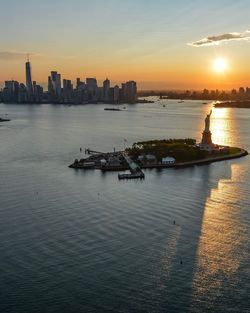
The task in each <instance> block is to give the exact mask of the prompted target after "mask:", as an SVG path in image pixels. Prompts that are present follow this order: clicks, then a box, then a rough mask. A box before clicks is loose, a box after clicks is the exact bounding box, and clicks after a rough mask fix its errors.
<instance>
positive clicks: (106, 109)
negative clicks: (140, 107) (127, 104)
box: [104, 108, 121, 111]
mask: <svg viewBox="0 0 250 313" xmlns="http://www.w3.org/2000/svg"><path fill="white" fill-rule="evenodd" d="M104 110H105V111H121V109H119V108H104Z"/></svg>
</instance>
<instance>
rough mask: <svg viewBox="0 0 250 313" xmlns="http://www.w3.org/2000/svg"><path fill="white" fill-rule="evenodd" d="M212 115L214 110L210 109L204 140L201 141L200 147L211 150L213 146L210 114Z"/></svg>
mask: <svg viewBox="0 0 250 313" xmlns="http://www.w3.org/2000/svg"><path fill="white" fill-rule="evenodd" d="M211 115H212V110H210V113H209V114H208V115H207V116H206V118H205V129H204V131H203V133H202V140H201V143H200V147H201V149H203V150H209V151H210V150H211V148H212V147H213V142H212V133H211V131H210V116H211Z"/></svg>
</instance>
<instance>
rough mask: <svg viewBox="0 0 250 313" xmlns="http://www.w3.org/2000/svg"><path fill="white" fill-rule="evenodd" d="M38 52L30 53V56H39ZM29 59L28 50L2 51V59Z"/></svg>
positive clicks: (0, 52) (0, 53) (0, 58)
mask: <svg viewBox="0 0 250 313" xmlns="http://www.w3.org/2000/svg"><path fill="white" fill-rule="evenodd" d="M37 55H38V54H35V53H29V56H37ZM20 59H23V60H24V59H27V52H21V51H0V60H20Z"/></svg>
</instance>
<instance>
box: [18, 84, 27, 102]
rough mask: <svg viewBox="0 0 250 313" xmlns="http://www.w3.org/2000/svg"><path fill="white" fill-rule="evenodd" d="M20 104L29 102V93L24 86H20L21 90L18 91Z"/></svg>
mask: <svg viewBox="0 0 250 313" xmlns="http://www.w3.org/2000/svg"><path fill="white" fill-rule="evenodd" d="M17 102H18V103H26V102H28V93H27V88H26V86H25V85H24V84H22V83H21V84H20V85H19V90H18V101H17Z"/></svg>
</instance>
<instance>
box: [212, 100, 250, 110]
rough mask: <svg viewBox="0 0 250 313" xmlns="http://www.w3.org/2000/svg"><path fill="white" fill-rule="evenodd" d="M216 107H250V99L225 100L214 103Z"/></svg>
mask: <svg viewBox="0 0 250 313" xmlns="http://www.w3.org/2000/svg"><path fill="white" fill-rule="evenodd" d="M214 107H215V108H240V109H250V100H244V101H226V102H225V101H223V102H218V103H215V104H214Z"/></svg>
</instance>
